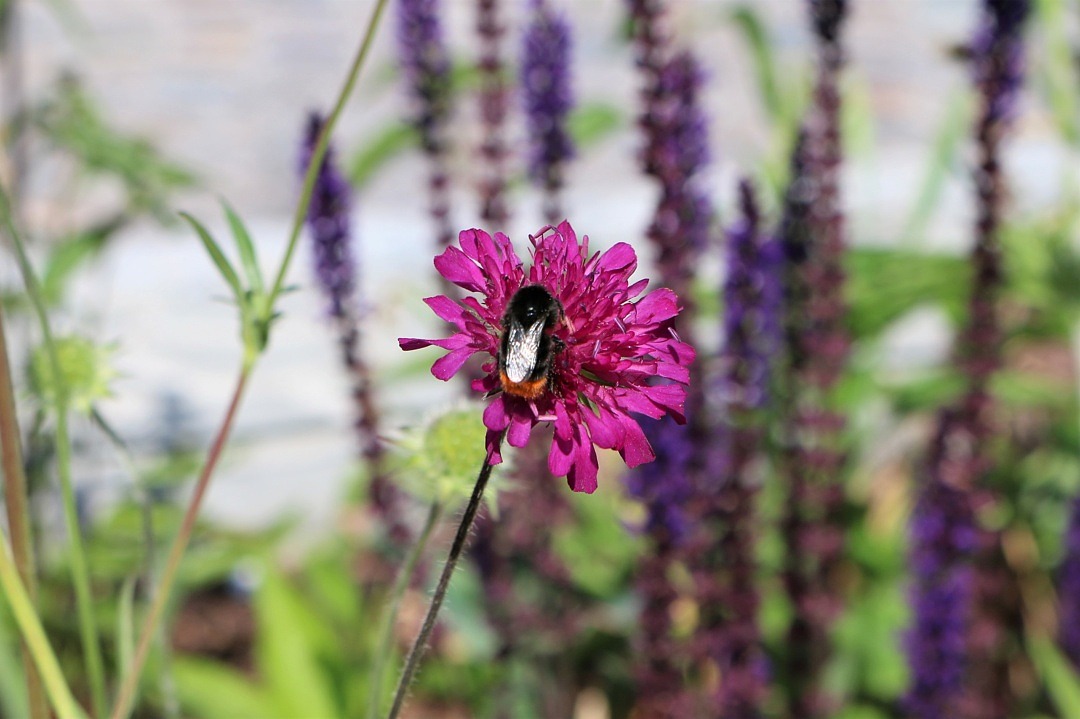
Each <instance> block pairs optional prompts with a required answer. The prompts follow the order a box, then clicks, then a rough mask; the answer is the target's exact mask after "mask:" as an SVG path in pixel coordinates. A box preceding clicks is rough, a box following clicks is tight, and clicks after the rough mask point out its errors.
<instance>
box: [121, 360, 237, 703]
mask: <svg viewBox="0 0 1080 719" xmlns="http://www.w3.org/2000/svg"><path fill="white" fill-rule="evenodd" d="M249 371H250V365H248V364H247V363H245V365H244V368H243V369H241V371H240V373H239V375H238V376H237V379H236V387H235V389H234V390H233V395H232V400H231V401H230V402H229V409H228V410H227V411H226V412H225V418H224V419H223V420H222V422H221V427H219V428H218V431H217V435H215V437H214V442H213V444H212V445H211V446H210V451H209V453H208V454H207V455H206V463H205V464H204V465H203V468H202V472H201V473H200V474H199V479H198V481H197V482H196V483H195V491H194V493H193V494H192V496H191V501H190V502H189V503H188V508H187V511H185V512H184V519H183V521H182V522H181V524H180V530H179V531H178V532H177V533H176V538H175V539H174V540H173V543H172V547H171V548H170V549H169V558H168V560H167V561H166V563H165V569H164V571H163V572H162V573H161V581H160V582H159V583H158V586H157V588H156V589H155V590H154V599H153V603H152V604H151V605H150V611H149V612H148V613H147V615H146V619H145V620H143V625H142V630H141V631H140V633H139V643H138V645H137V648H136V649H135V659H134V660H133V661H132V663H131V668H130V669H129V670H128V673H127V676H125V677H124V678H123V681H122V683H121V685H120V691H119V692H118V694H117V698H116V705H115V706H114V707H113V711H112V715H111V716H112V719H126V717H127V716H128V715H129V714H130V713H131V709H132V707H133V706H134V703H135V691H136V689H137V688H138V684H139V675H140V674H142V670H143V667H144V666H145V665H146V660H147V657H149V655H150V645H151V643H153V641H154V637H155V635H156V634H157V627H158V624H159V623H160V622H161V618H162V615H163V614H164V611H165V604H166V603H167V602H168V599H169V595H170V594H171V593H172V586H173V584H174V583H175V582H176V575H177V571H178V570H179V569H180V560H181V559H183V557H184V551H185V550H186V549H187V545H188V543H189V542H190V541H191V533H192V531H193V530H194V529H195V520H196V519H197V518H198V516H199V507H200V506H202V500H203V497H204V496H205V495H206V490H207V488H208V487H209V486H210V478H211V477H213V475H214V469H215V468H216V467H217V463H218V459H220V457H221V453H222V450H224V449H225V443H226V442H227V441H228V439H229V433H230V432H231V431H232V426H233V423H234V421H235V419H236V413H237V410H238V409H239V408H240V400H241V399H242V398H243V396H244V388H245V387H246V386H247V379H248V376H249Z"/></svg>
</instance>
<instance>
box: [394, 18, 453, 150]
mask: <svg viewBox="0 0 1080 719" xmlns="http://www.w3.org/2000/svg"><path fill="white" fill-rule="evenodd" d="M439 5H440V3H439V0H400V2H398V26H397V30H398V33H397V34H398V48H399V54H400V57H401V65H402V68H403V69H404V70H405V75H406V77H407V79H408V81H409V85H410V88H411V90H412V94H413V96H414V98H415V100H416V105H417V115H416V117H415V120H414V124H415V125H416V127H417V129H418V130H419V132H420V141H421V143H422V144H423V146H424V149H425V151H427V152H437V151H439V150H440V149H441V142H440V141H439V138H438V132H437V131H438V127H439V125H440V124H441V123H442V121H444V120H445V119H446V115H447V113H448V111H449V102H448V101H449V91H450V55H449V53H448V52H447V50H446V44H445V41H444V40H443V31H442V25H441V24H440V23H439Z"/></svg>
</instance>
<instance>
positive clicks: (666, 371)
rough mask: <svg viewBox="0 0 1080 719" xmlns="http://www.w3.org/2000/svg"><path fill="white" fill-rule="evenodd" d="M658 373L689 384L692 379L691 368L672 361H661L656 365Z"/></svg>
mask: <svg viewBox="0 0 1080 719" xmlns="http://www.w3.org/2000/svg"><path fill="white" fill-rule="evenodd" d="M656 374H657V375H659V376H660V377H664V378H666V379H671V380H675V381H676V382H682V383H683V384H687V383H688V382H689V381H690V368H689V367H684V366H682V365H681V364H674V363H672V362H660V363H658V364H657V366H656Z"/></svg>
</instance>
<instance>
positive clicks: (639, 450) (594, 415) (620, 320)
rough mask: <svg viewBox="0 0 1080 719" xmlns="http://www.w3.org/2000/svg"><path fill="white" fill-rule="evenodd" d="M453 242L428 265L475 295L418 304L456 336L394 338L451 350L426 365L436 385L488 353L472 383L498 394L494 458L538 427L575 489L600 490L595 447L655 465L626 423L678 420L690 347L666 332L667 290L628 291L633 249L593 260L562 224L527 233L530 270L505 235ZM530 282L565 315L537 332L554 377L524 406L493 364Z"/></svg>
mask: <svg viewBox="0 0 1080 719" xmlns="http://www.w3.org/2000/svg"><path fill="white" fill-rule="evenodd" d="M458 241H459V244H460V248H458V247H453V246H451V247H449V248H447V250H446V251H445V252H443V253H442V254H441V255H439V256H438V257H436V258H435V268H436V269H437V270H438V271H439V273H440V274H442V276H443V277H445V278H446V279H447V280H449V281H450V282H453V283H454V284H456V285H458V286H459V287H461V288H463V289H465V290H467V291H469V292H474V293H476V294H478V295H479V296H480V297H479V298H478V297H472V296H470V297H466V298H465V299H463V300H462V301H461V302H455V301H454V300H452V299H450V298H449V297H446V296H443V295H440V296H437V297H429V298H427V299H425V300H424V301H425V302H426V303H427V305H428V306H429V307H431V309H432V310H434V311H435V314H437V315H438V316H439V317H441V318H442V319H444V320H446V321H447V322H449V323H450V324H452V325H454V327H455V328H456V329H457V332H456V333H455V334H453V335H451V336H450V337H448V338H445V339H433V340H423V339H410V338H403V339H400V340H398V342H399V344H400V345H401V348H402V349H405V350H413V349H419V348H421V347H428V346H432V345H434V346H436V347H441V348H443V349H446V350H449V354H447V355H446V356H444V357H442V358H440V359H439V360H438V361H436V362H435V364H434V365H432V368H431V373H432V374H433V375H435V376H436V377H438V378H439V379H441V380H447V379H449V378H450V377H452V376H453V375H454V374H456V373H457V372H458V370H460V369H461V367H462V366H463V365H464V364H465V362H466V361H467V360H468V359H469V358H470V357H472V356H473V355H474V354H481V355H484V354H486V355H488V357H489V359H488V361H487V362H486V363H485V364H484V365H483V368H482V369H483V372H484V376H483V377H481V378H480V379H477V380H474V381H473V384H472V386H473V389H474V390H476V391H479V392H484V393H487V394H489V395H492V394H494V395H496V396H495V399H494V400H493V401H492V402H491V404H490V405H488V407H487V409H486V410H485V411H484V424H485V426H486V427H487V429H488V432H487V445H488V450H489V452H491V455H492V461H493V462H496V463H497V462H500V461H501V456H500V455H499V442H500V437H501V436H502V434H503V432H505V433H506V439H507V441H508V442H509V443H510V445H511V446H514V447H522V446H524V445H525V444H526V442H528V440H529V435H530V433H531V431H532V428H533V427H534V426H536V425H537V424H538V423H540V422H552V423H554V430H555V431H554V438H553V440H552V444H551V450H550V452H549V454H548V467H549V468H550V469H551V472H552V474H554V475H555V476H557V477H562V476H565V477H566V478H567V482H568V483H569V484H570V487H571V488H572V489H574V490H575V491H579V492H592V491H593V490H595V489H596V476H597V458H596V451H595V447H601V448H604V449H615V450H618V452H619V454H620V455H622V457H623V460H624V461H625V462H626V463H627V465H628V466H630V467H636V466H638V465H640V464H643V463H645V462H650V461H652V460H653V459H654V458H655V455H654V453H653V450H652V447H651V446H650V444H649V441H648V439H646V437H645V434H644V433H643V432H642V430H641V427H640V426H639V425H638V421H637V420H636V419H635V418H634V417H633V416H632V415H637V414H640V415H645V416H647V417H652V418H654V419H659V418H661V417H663V416H665V415H672V416H674V417H676V418H677V419H679V420H682V419H683V404H684V402H685V400H686V383H687V382H688V381H689V379H690V373H689V370H688V365H689V364H690V362H692V361H693V359H694V350H693V348H692V347H690V346H689V345H688V344H686V343H684V342H681V341H680V340H679V339H678V337H677V336H676V335H675V333H674V331H673V330H672V321H673V320H674V318H675V317H676V315H678V313H679V309H680V308H679V304H678V298H677V297H676V296H675V293H674V292H672V291H671V290H669V289H658V290H654V291H652V292H649V293H646V294H644V295H643V296H642V293H643V292H644V290H645V286H646V285H647V284H648V280H640V281H638V282H635V283H633V284H630V281H629V280H630V275H631V274H633V272H634V270H635V269H636V267H637V255H636V254H635V252H634V250H633V248H632V247H630V245H628V244H626V243H622V242H620V243H618V244H616V245H614V246H612V247H611V248H609V249H608V250H606V251H604V252H597V253H595V254H592V255H590V254H589V249H588V248H589V242H588V237H583V238H581V240H579V239H578V237H577V234H576V233H575V232H574V230H573V228H572V227H571V226H570V224H569V223H567V222H564V223H562V224H561V225H559V227H558V228H551V227H548V228H545V230H544V231H542V232H541V233H540V234H539V235H538V236H534V237H530V241H531V243H532V265H531V267H529V268H528V269H527V270H526V268H525V267H524V265H523V263H522V261H521V259H520V258H519V257H518V255H517V254H516V253H515V252H514V248H513V246H512V245H511V244H510V239H509V238H508V237H507V236H506V235H504V234H502V233H496V234H495V236H494V237H492V236H491V235H489V234H488V233H486V232H484V231H482V230H475V229H474V230H465V231H463V232H462V233H461V234H460V235H459V238H458ZM527 286H539V287H541V288H543V289H544V290H546V291H547V292H548V293H550V295H551V297H553V298H554V299H555V300H557V301H558V303H559V305H561V313H560V316H561V319H560V320H559V321H557V322H554V323H552V324H551V326H550V327H547V328H546V329H545V332H550V336H551V339H550V342H551V347H552V349H551V358H550V360H551V361H550V370H549V371H548V372H547V375H546V377H545V379H546V382H545V384H544V386H543V388H542V390H541V391H539V392H538V393H537V394H536V396H534V397H531V398H527V397H525V396H523V395H521V394H517V393H510V392H501V393H500V392H499V390H500V389H501V388H502V387H503V382H504V380H505V378H503V377H501V375H502V374H504V373H503V372H501V371H500V370H501V369H502V368H500V361H499V356H500V347H501V345H502V340H503V334H504V332H505V331H506V330H507V328H506V327H504V326H503V324H504V317H505V315H506V313H507V309H508V308H509V307H510V304H511V301H512V300H513V298H514V297H515V295H517V294H518V292H519V290H521V289H522V288H524V287H527ZM639 296H640V298H639Z"/></svg>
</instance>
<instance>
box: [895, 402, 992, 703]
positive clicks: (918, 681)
mask: <svg viewBox="0 0 1080 719" xmlns="http://www.w3.org/2000/svg"><path fill="white" fill-rule="evenodd" d="M963 422H964V418H963V417H962V416H961V415H959V414H957V413H955V412H945V413H943V414H942V417H941V419H940V423H939V433H938V435H937V436H936V437H935V439H934V442H933V444H932V446H931V449H930V457H929V461H928V463H927V467H928V473H927V475H926V481H925V484H924V486H923V487H922V489H921V491H920V495H919V499H918V501H917V503H916V505H915V508H914V510H913V512H912V515H911V524H910V533H911V554H910V565H911V571H912V574H913V584H912V589H911V597H912V606H913V609H914V623H913V626H912V629H911V631H910V633H909V635H908V638H907V654H908V665H909V667H910V668H911V685H910V687H909V689H908V693H907V696H906V698H905V703H906V705H907V708H908V710H909V711H910V712H911V713H912V714H913V715H914V716H915V717H916V718H917V719H944V718H945V717H952V716H955V715H957V712H958V711H959V707H960V706H961V705H962V704H961V702H962V701H963V700H964V691H965V687H966V672H967V669H968V667H969V655H970V651H969V649H968V633H969V630H970V627H971V622H972V619H973V617H972V607H973V602H974V600H975V593H976V592H975V588H974V576H973V575H974V571H973V569H972V566H971V562H972V560H973V558H974V556H975V554H976V552H977V551H978V548H979V546H980V537H979V530H978V528H977V526H976V524H975V516H974V512H973V510H972V507H971V496H970V493H969V492H967V491H966V490H965V489H964V488H963V486H962V485H961V486H957V485H956V484H954V482H956V480H957V479H959V477H958V476H957V475H956V474H955V472H954V470H955V469H960V470H962V469H963V467H954V464H953V461H952V460H951V459H950V456H949V455H950V452H951V451H954V450H953V447H954V446H955V444H956V440H957V438H958V437H959V434H958V432H962V431H963V427H962V424H963ZM963 463H964V461H963V460H962V459H961V464H963Z"/></svg>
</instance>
